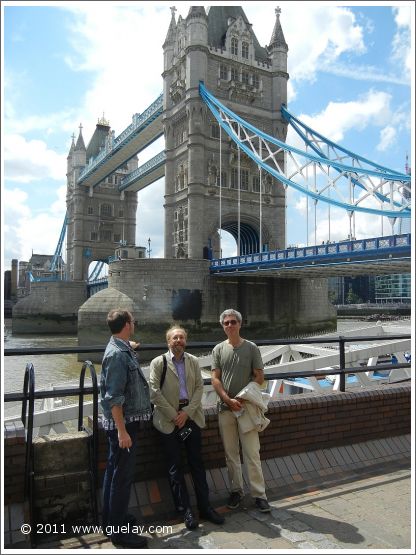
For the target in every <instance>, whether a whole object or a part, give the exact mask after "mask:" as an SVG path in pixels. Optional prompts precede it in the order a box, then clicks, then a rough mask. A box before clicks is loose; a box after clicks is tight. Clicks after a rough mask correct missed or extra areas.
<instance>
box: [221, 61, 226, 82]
mask: <svg viewBox="0 0 416 555" xmlns="http://www.w3.org/2000/svg"><path fill="white" fill-rule="evenodd" d="M227 77H228V68H227V66H225V65H224V64H221V65H220V79H227Z"/></svg>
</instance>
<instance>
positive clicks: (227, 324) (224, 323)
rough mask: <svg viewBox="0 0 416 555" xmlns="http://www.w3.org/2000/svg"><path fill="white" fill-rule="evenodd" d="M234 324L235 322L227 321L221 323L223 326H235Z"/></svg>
mask: <svg viewBox="0 0 416 555" xmlns="http://www.w3.org/2000/svg"><path fill="white" fill-rule="evenodd" d="M236 324H237V320H227V321H226V322H223V323H222V325H223V326H235V325H236Z"/></svg>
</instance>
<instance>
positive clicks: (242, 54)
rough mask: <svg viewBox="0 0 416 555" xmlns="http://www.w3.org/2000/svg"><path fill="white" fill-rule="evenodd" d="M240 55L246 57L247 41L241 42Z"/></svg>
mask: <svg viewBox="0 0 416 555" xmlns="http://www.w3.org/2000/svg"><path fill="white" fill-rule="evenodd" d="M241 56H242V57H243V58H246V59H248V42H243V43H242V44H241Z"/></svg>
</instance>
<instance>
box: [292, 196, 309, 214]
mask: <svg viewBox="0 0 416 555" xmlns="http://www.w3.org/2000/svg"><path fill="white" fill-rule="evenodd" d="M306 207H307V202H306V197H305V196H303V197H300V198H299V199H298V200H297V202H296V204H295V210H297V211H298V212H300V213H301V215H302V216H305V215H306Z"/></svg>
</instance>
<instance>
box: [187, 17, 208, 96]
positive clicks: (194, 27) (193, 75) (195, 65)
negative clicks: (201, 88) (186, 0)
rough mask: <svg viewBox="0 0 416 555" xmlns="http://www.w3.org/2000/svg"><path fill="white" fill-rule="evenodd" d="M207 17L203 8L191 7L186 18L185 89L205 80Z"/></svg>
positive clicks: (196, 85)
mask: <svg viewBox="0 0 416 555" xmlns="http://www.w3.org/2000/svg"><path fill="white" fill-rule="evenodd" d="M207 47H208V17H207V14H206V13H205V9H204V7H203V6H192V7H191V8H190V9H189V13H188V15H187V17H186V52H187V57H186V88H187V89H189V88H191V87H198V84H199V81H200V79H204V80H205V79H206V73H207V66H208V56H207V55H208V48H207Z"/></svg>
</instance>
